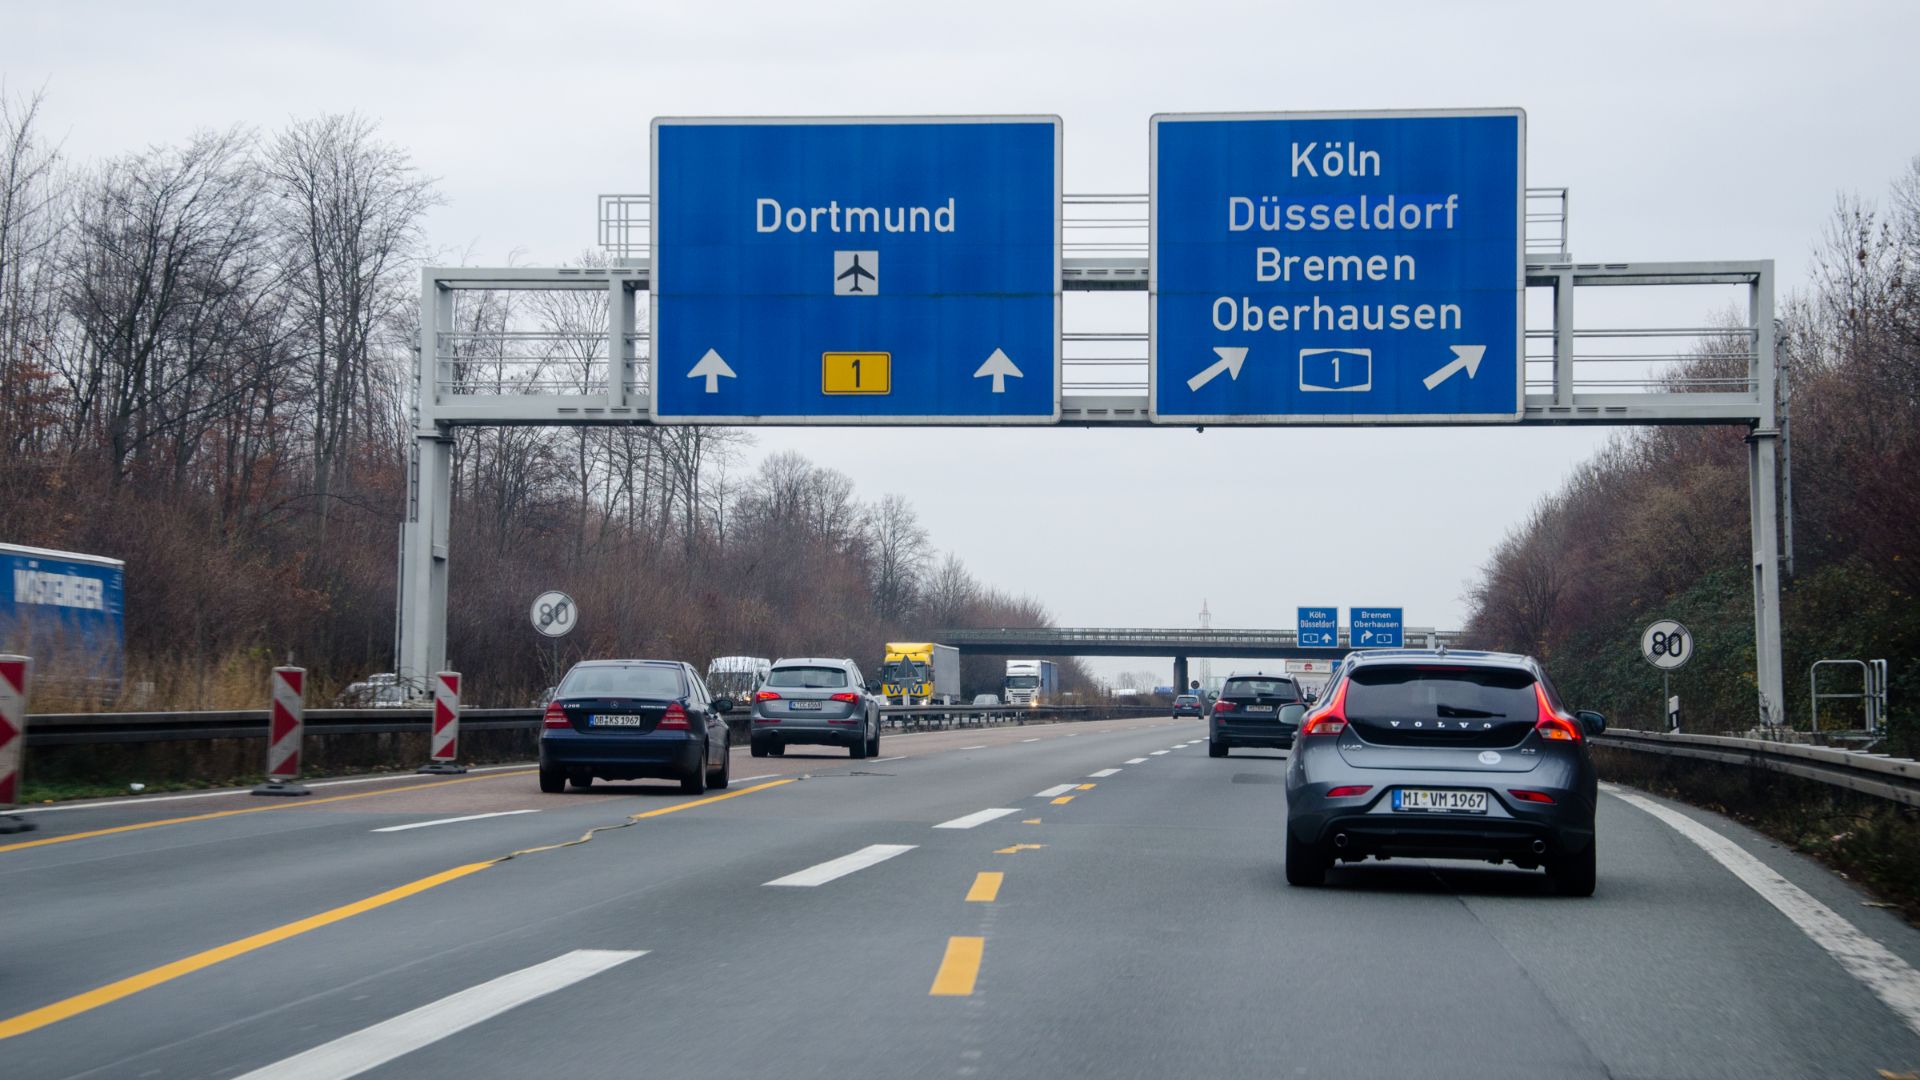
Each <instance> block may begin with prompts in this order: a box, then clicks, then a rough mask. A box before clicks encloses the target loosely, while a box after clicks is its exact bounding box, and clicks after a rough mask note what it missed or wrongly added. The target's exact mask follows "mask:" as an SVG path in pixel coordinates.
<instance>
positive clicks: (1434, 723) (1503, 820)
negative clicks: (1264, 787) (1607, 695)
mask: <svg viewBox="0 0 1920 1080" xmlns="http://www.w3.org/2000/svg"><path fill="white" fill-rule="evenodd" d="M1605 730H1606V720H1605V718H1603V717H1602V716H1601V715H1600V714H1599V713H1593V712H1582V713H1579V714H1577V715H1575V714H1569V713H1568V712H1567V711H1566V710H1565V709H1563V708H1562V707H1561V705H1560V701H1559V698H1558V696H1557V695H1556V694H1555V693H1554V690H1553V684H1552V683H1550V682H1549V681H1548V680H1547V673H1546V671H1545V670H1544V669H1543V668H1542V667H1541V666H1540V664H1539V662H1538V661H1536V660H1534V659H1533V658H1532V657H1529V656H1518V655H1514V654H1510V653H1486V652H1451V651H1445V650H1441V651H1427V650H1409V649H1395V650H1392V651H1372V652H1358V653H1354V654H1352V655H1351V656H1349V657H1348V658H1347V662H1346V664H1345V665H1344V669H1343V670H1342V672H1341V673H1340V675H1339V677H1338V679H1337V680H1336V681H1335V682H1334V684H1333V685H1332V686H1329V687H1328V688H1327V691H1326V693H1325V694H1324V695H1323V696H1322V697H1321V700H1320V703H1319V704H1318V705H1316V706H1315V707H1314V708H1313V709H1312V710H1311V711H1309V712H1308V713H1307V714H1306V716H1305V719H1304V720H1303V722H1302V725H1301V729H1300V738H1299V743H1298V745H1297V746H1296V747H1295V748H1294V752H1293V760H1292V761H1291V762H1290V763H1289V765H1288V767H1287V855H1286V868H1287V881H1288V882H1289V883H1291V884H1294V885H1318V884H1320V883H1321V882H1322V881H1324V880H1325V878H1326V872H1327V869H1328V867H1330V866H1331V865H1333V863H1334V862H1335V861H1336V860H1338V861H1341V862H1356V861H1359V860H1361V859H1365V858H1368V857H1372V858H1376V859H1390V858H1395V857H1402V856H1404V857H1412V858H1442V859H1474V860H1483V861H1486V862H1491V863H1496V864H1498V863H1503V862H1511V863H1514V864H1516V865H1518V866H1520V867H1522V868H1524V869H1537V868H1540V867H1545V868H1546V870H1547V873H1548V875H1549V876H1550V877H1551V878H1552V879H1553V883H1554V885H1555V887H1556V888H1557V889H1558V890H1559V891H1560V892H1562V893H1566V894H1568V895H1573V896H1591V895H1592V894H1593V889H1594V882H1595V877H1596V874H1595V867H1594V832H1593V812H1594V800H1595V798H1596V789H1597V785H1598V777H1597V775H1596V774H1595V771H1594V765H1593V758H1592V756H1591V754H1589V752H1588V748H1587V739H1588V737H1589V736H1592V735H1597V734H1599V733H1600V732H1602V731H1605Z"/></svg>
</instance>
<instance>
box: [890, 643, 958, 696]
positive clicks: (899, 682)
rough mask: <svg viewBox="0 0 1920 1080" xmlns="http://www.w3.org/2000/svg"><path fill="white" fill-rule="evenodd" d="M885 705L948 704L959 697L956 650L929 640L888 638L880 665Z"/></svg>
mask: <svg viewBox="0 0 1920 1080" xmlns="http://www.w3.org/2000/svg"><path fill="white" fill-rule="evenodd" d="M880 694H881V696H882V697H884V698H886V700H887V704H889V705H951V704H953V703H954V702H957V701H959V700H960V650H959V649H956V648H954V647H953V646H951V645H939V644H935V643H934V642H931V641H889V642H887V658H886V661H885V662H884V663H882V664H881V665H880Z"/></svg>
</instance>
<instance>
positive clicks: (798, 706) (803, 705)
mask: <svg viewBox="0 0 1920 1080" xmlns="http://www.w3.org/2000/svg"><path fill="white" fill-rule="evenodd" d="M789 704H790V705H792V707H793V710H794V711H795V712H819V711H820V703H819V702H817V701H794V702H789Z"/></svg>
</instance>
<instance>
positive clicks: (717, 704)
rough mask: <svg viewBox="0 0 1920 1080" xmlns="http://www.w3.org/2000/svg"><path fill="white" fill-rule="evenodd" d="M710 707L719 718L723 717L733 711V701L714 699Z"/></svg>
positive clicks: (722, 698)
mask: <svg viewBox="0 0 1920 1080" xmlns="http://www.w3.org/2000/svg"><path fill="white" fill-rule="evenodd" d="M710 705H711V707H712V708H713V711H714V712H717V713H719V714H720V715H721V716H725V715H727V714H728V713H730V712H732V711H733V699H732V698H730V697H717V698H714V699H713V701H712V702H711V703H710Z"/></svg>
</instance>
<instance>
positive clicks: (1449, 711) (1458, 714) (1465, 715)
mask: <svg viewBox="0 0 1920 1080" xmlns="http://www.w3.org/2000/svg"><path fill="white" fill-rule="evenodd" d="M1434 711H1435V712H1436V713H1438V714H1439V715H1440V716H1443V717H1446V718H1448V719H1452V720H1491V719H1493V718H1494V717H1496V716H1501V717H1504V716H1506V715H1507V714H1506V713H1503V712H1488V711H1487V710H1485V709H1463V708H1460V707H1459V706H1457V705H1436V706H1434Z"/></svg>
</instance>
